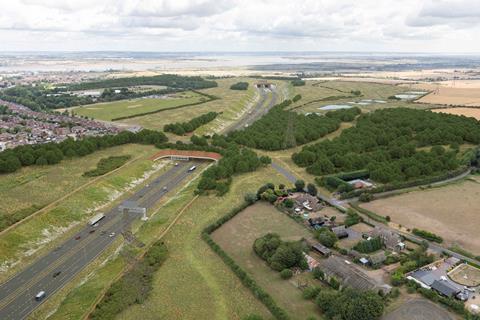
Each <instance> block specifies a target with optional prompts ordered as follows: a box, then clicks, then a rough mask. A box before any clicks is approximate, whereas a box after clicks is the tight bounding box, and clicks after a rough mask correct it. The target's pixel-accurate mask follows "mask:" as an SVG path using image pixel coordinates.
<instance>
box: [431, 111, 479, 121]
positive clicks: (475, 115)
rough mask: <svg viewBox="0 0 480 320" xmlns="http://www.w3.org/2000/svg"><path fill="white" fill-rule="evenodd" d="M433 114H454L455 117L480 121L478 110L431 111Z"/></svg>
mask: <svg viewBox="0 0 480 320" xmlns="http://www.w3.org/2000/svg"><path fill="white" fill-rule="evenodd" d="M432 111H433V112H441V113H448V114H454V115H457V116H465V117H472V118H475V119H477V120H480V108H440V109H432Z"/></svg>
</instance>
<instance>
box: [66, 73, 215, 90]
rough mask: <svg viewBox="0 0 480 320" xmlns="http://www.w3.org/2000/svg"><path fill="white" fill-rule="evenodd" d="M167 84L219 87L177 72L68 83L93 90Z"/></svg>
mask: <svg viewBox="0 0 480 320" xmlns="http://www.w3.org/2000/svg"><path fill="white" fill-rule="evenodd" d="M145 85H150V86H165V87H167V88H176V89H182V90H187V89H207V88H213V87H217V86H218V84H217V83H216V82H215V81H210V80H205V79H203V78H202V77H198V76H194V77H188V76H179V75H175V74H162V75H158V76H151V77H126V78H115V79H104V80H99V81H92V82H82V83H76V84H71V85H67V89H68V90H91V89H100V88H118V87H132V86H145Z"/></svg>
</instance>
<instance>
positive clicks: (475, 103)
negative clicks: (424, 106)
mask: <svg viewBox="0 0 480 320" xmlns="http://www.w3.org/2000/svg"><path fill="white" fill-rule="evenodd" d="M437 88H438V91H437V92H435V93H430V94H428V95H426V96H425V97H423V98H421V99H420V100H418V102H421V103H428V104H443V105H454V106H466V107H480V90H479V88H457V87H454V88H451V87H443V86H439V87H437Z"/></svg>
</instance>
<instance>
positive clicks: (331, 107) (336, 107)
mask: <svg viewBox="0 0 480 320" xmlns="http://www.w3.org/2000/svg"><path fill="white" fill-rule="evenodd" d="M350 108H353V106H349V105H348V104H329V105H327V106H324V107H320V108H318V109H320V110H339V109H350Z"/></svg>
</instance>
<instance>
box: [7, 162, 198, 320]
mask: <svg viewBox="0 0 480 320" xmlns="http://www.w3.org/2000/svg"><path fill="white" fill-rule="evenodd" d="M201 163H202V161H200V160H195V161H179V162H178V165H177V166H173V167H172V168H171V169H169V170H168V171H167V172H165V173H164V174H162V175H160V176H159V177H157V178H155V179H154V180H153V181H151V182H150V183H149V184H147V185H146V186H144V187H143V188H142V189H140V190H139V191H137V192H136V193H135V194H134V195H132V196H131V197H130V198H129V199H128V201H135V202H136V204H137V205H138V206H139V207H144V208H146V209H147V210H148V209H151V208H153V207H154V206H155V204H156V203H157V202H158V201H159V200H160V199H161V198H162V197H163V196H164V195H165V194H167V193H168V192H169V190H172V189H173V188H175V187H176V186H177V185H179V184H180V183H181V182H182V181H183V180H184V179H185V178H187V177H188V176H189V175H191V174H193V173H192V172H189V171H188V168H189V167H191V166H192V165H199V164H201ZM120 205H121V204H120ZM120 205H118V206H116V207H114V208H113V209H111V210H110V211H109V212H108V213H106V214H105V218H103V219H102V220H100V222H99V223H98V225H97V226H90V225H87V226H86V227H85V228H83V229H82V230H81V231H80V232H78V233H77V234H75V235H74V236H73V237H72V238H70V239H69V240H67V241H65V242H64V243H63V244H62V245H60V246H58V247H57V248H55V249H54V250H52V251H51V252H49V253H48V254H46V255H45V256H43V257H41V258H39V259H38V260H37V261H35V262H34V263H33V264H31V265H30V266H28V267H27V268H26V269H24V270H23V271H21V272H20V273H17V274H16V275H15V276H13V277H12V278H10V279H9V280H8V281H6V282H5V283H3V284H2V285H1V286H0V319H2V320H18V319H24V318H26V317H27V316H28V315H29V314H30V313H31V312H32V311H33V310H35V309H36V308H37V307H38V306H39V305H40V304H42V303H43V302H45V301H46V300H47V299H48V297H49V296H52V295H53V294H54V293H55V292H56V291H57V290H59V289H61V288H62V287H63V286H65V285H66V284H67V283H68V282H69V281H70V280H71V279H72V278H73V277H74V276H75V275H77V274H78V273H79V272H80V271H81V270H82V269H83V268H85V267H86V266H87V265H88V264H89V263H91V262H92V261H93V260H94V259H95V258H96V257H98V256H99V255H100V254H101V253H102V252H103V251H104V250H105V249H106V248H107V247H108V246H109V245H110V244H112V243H113V241H115V239H116V238H117V237H118V236H119V235H121V233H122V231H124V230H125V226H128V225H129V224H130V223H131V222H132V221H133V220H134V219H139V218H140V215H139V214H135V213H127V214H123V213H121V212H120V209H119V207H120ZM42 290H43V291H45V292H46V297H45V298H44V299H43V300H41V301H36V300H35V295H36V294H37V293H38V292H40V291H42Z"/></svg>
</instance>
